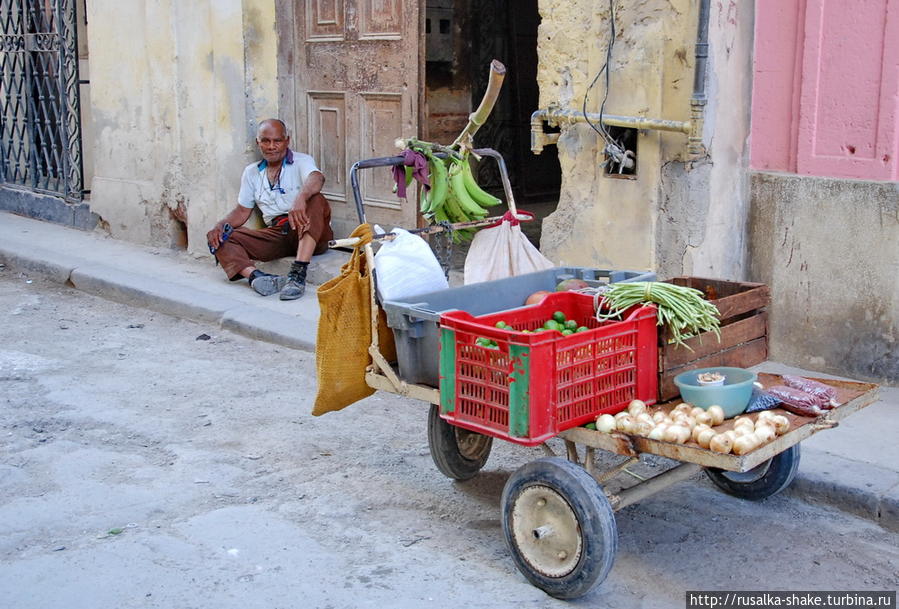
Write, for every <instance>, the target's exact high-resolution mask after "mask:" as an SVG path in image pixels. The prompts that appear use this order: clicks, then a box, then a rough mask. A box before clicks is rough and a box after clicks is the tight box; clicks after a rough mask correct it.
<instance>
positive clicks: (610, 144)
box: [581, 0, 624, 162]
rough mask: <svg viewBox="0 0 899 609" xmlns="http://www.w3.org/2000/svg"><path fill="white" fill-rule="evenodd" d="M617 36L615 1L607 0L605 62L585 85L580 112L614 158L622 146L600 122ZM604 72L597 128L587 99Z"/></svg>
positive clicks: (607, 92) (622, 153) (620, 155)
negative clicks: (603, 91) (607, 19)
mask: <svg viewBox="0 0 899 609" xmlns="http://www.w3.org/2000/svg"><path fill="white" fill-rule="evenodd" d="M616 37H617V33H616V31H615V2H614V0H609V45H608V46H607V47H606V62H605V63H604V64H603V66H602V68H600V70H599V72H597V73H596V76H595V77H594V78H593V81H592V82H591V83H590V86H588V87H587V91H586V93H584V104H583V106H582V107H581V113H582V114H583V115H584V120H585V121H586V123H587V124H588V125H590V127H592V128H593V130H594V131H596V132H597V133H598V134H599V135H600V136H602V138H603V139H604V140H605V142H606V149H605V152H606V153H607V154H609V155H610V156H611V157H612V158H614V159H616V161H617V160H618V159H619V158H623V156H624V150H623V148H624V147H623V146H622V144H621V143H620V142H618V141H617V140H616V139H615V138H614V137H612V134H611V133H609V131H608V129H606V126H605V125H604V124H603V122H602V117H603V114H604V113H605V108H606V100H608V99H609V84H610V76H611V69H610V67H609V65H610V64H611V63H612V47H614V46H615V39H616ZM603 73H605V75H606V78H605V81H606V82H605V84H606V90H605V93H604V94H603V97H602V103H601V104H600V107H599V117H600V118H599V128H597V126H596V124H595V123H594V122H593V121H591V120H590V118H589V116H587V99H588V98H589V97H590V89H592V88H593V87H594V86H595V85H596V82H597V81H598V80H599V77H600V76H602V75H603ZM619 162H620V161H619Z"/></svg>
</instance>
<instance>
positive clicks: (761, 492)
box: [705, 444, 799, 501]
mask: <svg viewBox="0 0 899 609" xmlns="http://www.w3.org/2000/svg"><path fill="white" fill-rule="evenodd" d="M798 468H799V445H798V444H795V445H793V446H791V447H790V448H788V449H787V450H785V451H783V452H782V453H780V454H778V455H776V456H774V457H772V458H770V459H768V460H767V461H765V462H764V463H762V464H761V465H759V466H757V467H754V468H752V469H751V470H749V471H748V472H742V473H738V472H729V471H726V470H723V469H715V468H711V467H710V468H707V469H706V470H705V473H706V475H707V476H708V477H709V478H710V479H711V481H712V482H714V483H715V484H716V485H717V486H718V487H719V488H721V489H722V490H723V491H724V492H725V493H728V494H730V495H733V496H734V497H739V498H740V499H749V500H751V501H759V500H761V499H765V498H767V497H771V496H772V495H776V494H777V493H779V492H780V491H782V490H784V489H785V488H787V487H788V486H789V485H790V483H791V482H792V481H793V478H795V477H796V470H797V469H798Z"/></svg>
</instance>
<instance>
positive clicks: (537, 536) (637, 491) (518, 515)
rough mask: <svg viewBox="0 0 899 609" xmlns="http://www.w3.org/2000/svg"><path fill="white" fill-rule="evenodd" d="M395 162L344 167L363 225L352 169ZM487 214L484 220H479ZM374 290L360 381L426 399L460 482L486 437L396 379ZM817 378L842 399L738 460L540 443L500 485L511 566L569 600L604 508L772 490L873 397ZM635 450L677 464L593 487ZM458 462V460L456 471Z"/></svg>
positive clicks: (429, 393)
mask: <svg viewBox="0 0 899 609" xmlns="http://www.w3.org/2000/svg"><path fill="white" fill-rule="evenodd" d="M475 152H476V153H477V154H479V155H483V156H490V157H493V158H495V159H496V160H497V161H498V162H499V165H500V174H501V176H502V180H503V186H504V189H505V191H506V197H507V201H508V203H509V208H510V210H511V211H512V212H513V213H517V210H516V209H515V204H514V200H513V198H512V192H511V187H510V185H509V181H508V175H507V172H506V166H505V163H504V162H503V159H502V157H501V156H500V155H499V153H497V152H495V151H493V150H490V149H480V150H476V151H475ZM402 163H403V157H401V156H397V157H384V158H379V159H369V160H364V161H359V162H357V163H356V164H354V165H353V167H352V169H351V170H350V181H351V184H352V187H353V194H354V198H355V202H356V209H357V212H358V213H359V219H360V222H362V223H364V222H365V210H364V204H363V199H362V196H361V193H360V192H359V185H358V180H357V178H356V172H357V170H359V169H366V168H373V167H390V166H396V165H402ZM495 220H496V219H495V218H494V219H491V218H488V219H487V220H485V221H484V222H483V223H482V224H480V225H481V226H483V225H486V224H487V223H488V221H495ZM440 230H443V229H442V228H441V227H429V228H428V229H424V230H422V231H419V232H439V231H440ZM354 244H355V242H354V241H351V240H341V241H336V242H332V247H333V246H340V245H354ZM363 247H364V254H365V257H366V262H367V264H368V267H369V268H371V269H373V268H374V255H373V250H372V246H371V243H368V244H366V245H364V246H363ZM376 294H377V291H376V286H375V282H374V281H373V282H372V287H371V293H370V298H371V305H372V306H371V343H370V345H369V349H368V352H369V355H370V356H371V360H372V363H371V365H369V367H368V368H367V370H366V373H365V382H366V383H367V384H368V386H369V387H372V388H373V389H376V390H380V391H386V392H389V393H394V394H397V395H401V396H404V397H409V398H414V399H417V400H422V401H425V402H427V403H429V404H431V414H430V418H429V429H428V439H429V445H430V448H431V454H432V456H433V458H434V461H435V464H436V465H437V467H438V469H440V470H441V471H442V472H443V473H444V474H446V475H447V476H449V477H451V478H456V479H459V480H464V479H467V478H470V477H472V476H474V475H475V474H476V473H477V471H478V470H479V469H480V468H481V467H483V465H484V463H485V462H486V460H487V457H488V456H489V452H490V449H491V446H492V438H489V437H488V436H481V435H480V434H477V433H474V432H470V431H466V430H463V429H461V428H459V427H455V426H452V425H451V424H450V423H448V422H446V421H444V420H442V419H440V418H439V409H438V408H437V407H436V406H435V405H436V404H439V403H440V392H439V390H438V389H436V388H434V387H429V386H425V385H417V384H412V383H407V382H406V381H404V380H403V379H401V378H400V376H399V374H398V373H397V371H396V370H395V369H394V367H393V366H392V365H391V363H390V362H389V361H387V359H386V358H385V357H384V355H383V354H382V353H381V350H380V345H379V340H378V331H377V328H378V314H379V305H378V302H377V296H376ZM766 377H770V378H767V379H766ZM760 379H762V380H767V381H768V383H767V384H769V385H770V384H772V383H773V382H776V380H777V377H776V375H765V374H764V373H761V374H760ZM818 380H822V379H818ZM823 382H826V383H828V384H830V385H832V386H834V387H835V388H837V390H838V393H839V394H840V395H841V396H843V397H844V398H845V400H842V401H841V403H840V405H839V406H837V407H835V408H833V409H831V410H828V411H827V412H826V413H825V414H823V415H821V416H819V417H817V418H808V417H799V416H796V415H792V414H789V413H786V412H784V414H787V415H788V416H789V418H790V421H791V430H790V431H789V432H787V433H786V434H784V435H781V436H778V437H777V438H775V439H774V440H773V441H771V442H769V443H768V444H765V445H763V446H761V447H759V448H757V449H755V450H753V451H750V452H749V453H746V454H744V455H739V456H738V455H734V454H721V453H716V452H713V451H711V450H709V449H703V448H701V447H699V446H698V445H695V444H692V443H689V444H676V443H672V442H664V441H658V440H651V439H649V438H645V437H641V436H634V435H628V434H624V433H618V432H613V433H603V432H599V431H595V430H590V429H587V428H583V427H577V428H572V429H568V430H565V431H562V432H560V433H559V434H558V435H557V437H558V438H561V439H562V440H563V441H564V446H565V453H566V454H565V456H564V457H559V456H557V455H556V454H555V451H553V449H552V448H551V447H550V446H549V445H547V444H546V443H543V444H542V445H541V446H542V448H543V450H544V452H545V453H546V455H547V456H548V458H545V459H538V460H536V461H532V462H531V463H529V464H526V465H525V466H523V467H521V468H520V469H519V470H518V471H516V472H515V473H514V474H513V476H512V477H511V478H510V479H509V481H508V482H507V484H506V487H505V489H504V491H503V500H502V510H503V532H504V535H505V538H506V541H507V543H508V545H509V548H510V550H511V552H512V557H513V559H514V561H515V562H516V565H517V566H518V568H519V569H520V570H521V571H522V573H523V574H524V575H525V577H527V578H528V579H529V580H530V581H531V583H532V584H534V585H535V586H537V587H539V588H541V589H543V590H544V591H545V592H547V593H548V594H550V595H552V596H555V597H557V598H563V599H570V598H577V597H579V596H581V595H583V594H585V593H586V592H587V591H589V590H590V589H591V588H592V587H593V586H594V585H596V584H597V583H599V582H601V581H602V580H603V579H605V577H606V575H607V574H608V572H609V570H610V569H611V566H612V563H613V562H614V555H615V552H616V551H617V526H616V524H615V520H614V512H617V511H619V510H621V509H623V508H625V507H627V506H629V505H632V504H634V503H636V502H638V501H641V500H643V499H646V498H647V497H650V496H652V495H654V494H655V493H657V492H659V491H661V490H664V489H665V488H667V487H669V486H671V485H673V484H676V483H678V482H681V481H684V480H687V479H689V478H691V477H693V476H694V475H696V474H697V473H698V472H700V471H702V470H705V471H706V473H707V474H708V475H709V477H710V478H711V479H712V481H713V482H715V484H717V485H718V486H719V487H721V488H722V489H723V490H724V491H725V492H728V493H730V494H732V495H735V496H737V497H742V498H747V499H762V498H764V497H767V496H770V495H773V494H775V493H777V492H779V491H780V490H782V489H783V488H785V487H786V486H788V485H789V484H790V482H791V481H792V480H793V477H794V476H795V473H796V468H797V467H798V463H799V443H800V442H802V441H803V440H805V439H806V438H808V437H810V436H812V435H814V434H816V433H818V432H820V431H823V430H826V429H832V428H834V427H836V426H838V425H839V422H840V421H841V420H843V419H845V418H846V417H847V416H849V415H851V414H853V413H855V412H857V411H859V410H861V409H862V408H864V407H866V406H868V405H870V404H872V403H874V402H875V401H876V400H877V399H878V396H879V388H878V386H877V385H873V384H870V383H859V382H853V381H831V380H827V381H823ZM668 406H673V402H669V403H668V404H667V405H664V404H663V405H662V407H668ZM724 425H727V421H725V424H724ZM447 438H449V439H447ZM580 447H583V450H581V448H580ZM597 450H602V451H607V452H610V453H613V454H616V455H620V456H622V457H624V459H623V460H622V461H621V462H619V463H618V464H616V465H613V466H611V467H609V468H607V469H604V470H601V471H600V470H598V469H597V464H596V459H595V457H596V451H597ZM581 454H582V455H583V456H581ZM641 454H647V455H656V456H660V457H666V458H668V459H672V460H674V461H678V462H680V465H677V466H675V467H673V468H671V469H669V470H667V471H664V472H662V473H660V474H657V475H655V476H653V477H650V478H648V479H642V478H641V479H640V482H638V483H637V484H635V485H633V486H630V487H628V488H625V489H623V490H620V491H618V492H617V493H611V492H609V491H608V490H607V489H605V488H604V487H603V486H602V485H603V484H605V483H606V482H608V481H609V480H611V479H612V478H614V477H616V476H618V475H619V474H621V473H625V472H626V473H630V472H629V471H628V470H627V468H628V467H629V466H631V465H633V464H635V463H637V462H638V461H639V459H640V455H641ZM453 460H455V461H453ZM453 463H455V464H457V465H453ZM458 463H464V464H466V466H465V467H464V468H459V469H456V468H457V467H458ZM572 466H574V467H572ZM578 472H581V473H578ZM584 473H585V474H586V476H585V475H584ZM591 481H592V482H591ZM597 488H598V489H599V491H600V492H598V493H597V492H596V489H597ZM566 569H569V570H568V571H566Z"/></svg>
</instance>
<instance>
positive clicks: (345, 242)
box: [328, 213, 534, 247]
mask: <svg viewBox="0 0 899 609" xmlns="http://www.w3.org/2000/svg"><path fill="white" fill-rule="evenodd" d="M515 217H516V218H517V219H518V221H519V222H531V221H533V220H534V216H533V215H531V214H528V213H519V214H516V216H515ZM503 219H504V217H503V216H493V217H490V218H484V219H482V220H472V221H470V222H457V223H455V224H449V225H444V224H432V225H430V226H425V227H424V228H414V229H412V230H409V231H407V232H409V233H412V234H413V235H433V234H436V233H442V232H443V231H445V230H446V229H447V227H449V228H451V229H452V230H459V229H463V228H480V227H482V226H488V225H490V224H496V223H497V222H502V221H503ZM396 237H397V234H396V233H380V234H375V235H372V237H371V239H372V241H393V240H394V239H396ZM359 241H361V239H360V238H359V237H347V238H346V239H332V240H331V241H328V247H353V246H355V245H356V244H357V243H359Z"/></svg>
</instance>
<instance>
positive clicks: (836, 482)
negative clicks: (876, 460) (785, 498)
mask: <svg viewBox="0 0 899 609" xmlns="http://www.w3.org/2000/svg"><path fill="white" fill-rule="evenodd" d="M811 460H814V462H815V467H814V468H806V469H805V470H803V461H806V462H807V461H811ZM846 480H853V481H859V484H857V485H855V486H853V485H851V484H847V483H846V482H845V481H846ZM861 481H865V482H864V483H862V482H861ZM786 492H787V493H788V494H790V495H792V496H795V497H799V498H800V499H803V500H805V501H808V502H810V503H824V504H827V505H830V506H832V507H835V508H837V509H840V510H842V511H844V512H849V513H851V514H855V515H856V516H861V517H862V518H865V519H867V520H872V521H874V522H876V523H878V524H879V525H880V526H882V527H883V528H885V529H888V530H890V531H899V474H897V473H896V472H894V471H891V470H888V469H884V468H882V467H879V466H877V465H874V464H873V463H863V462H859V461H852V460H851V459H847V458H845V457H840V456H837V455H832V454H828V453H826V452H823V451H819V450H815V451H813V450H806V451H804V452H803V454H802V457H801V460H800V462H799V472H798V473H797V475H796V479H795V480H794V481H793V483H792V484H791V485H790V486H789V487H788V488H787V490H786Z"/></svg>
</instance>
